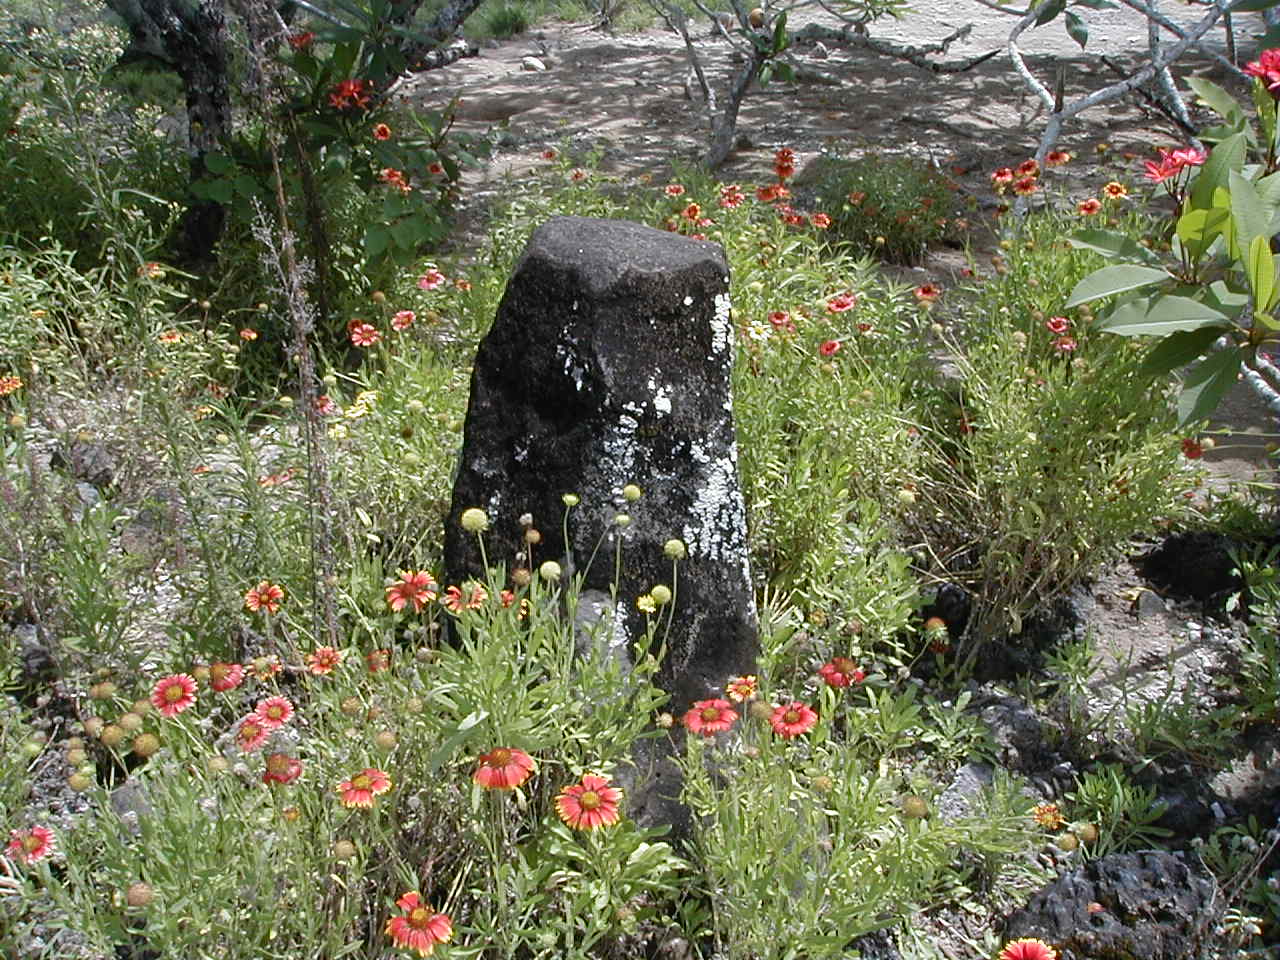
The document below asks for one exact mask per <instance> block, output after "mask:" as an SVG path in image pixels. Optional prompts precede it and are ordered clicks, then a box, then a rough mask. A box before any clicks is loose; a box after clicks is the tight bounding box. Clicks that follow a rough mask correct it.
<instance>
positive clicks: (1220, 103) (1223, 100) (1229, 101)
mask: <svg viewBox="0 0 1280 960" xmlns="http://www.w3.org/2000/svg"><path fill="white" fill-rule="evenodd" d="M1186 84H1187V86H1188V87H1190V88H1191V89H1192V90H1194V91H1195V92H1196V96H1197V97H1199V98H1200V99H1201V100H1202V101H1203V102H1204V105H1205V106H1207V107H1208V108H1209V109H1210V110H1212V111H1213V112H1214V113H1216V114H1217V115H1218V116H1220V117H1221V118H1222V119H1223V120H1225V121H1227V123H1228V124H1229V125H1231V126H1235V125H1237V124H1239V123H1240V122H1241V120H1243V118H1244V111H1242V110H1241V109H1240V102H1239V101H1238V100H1236V98H1235V97H1233V96H1232V95H1231V94H1230V93H1228V92H1227V91H1226V90H1224V89H1223V88H1222V87H1220V86H1218V85H1217V84H1216V83H1214V82H1213V81H1212V80H1206V79H1204V78H1203V77H1187V78H1186Z"/></svg>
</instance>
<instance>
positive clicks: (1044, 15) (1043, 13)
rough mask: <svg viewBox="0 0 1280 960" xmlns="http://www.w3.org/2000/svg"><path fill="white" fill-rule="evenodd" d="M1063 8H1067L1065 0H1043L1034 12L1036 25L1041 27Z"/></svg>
mask: <svg viewBox="0 0 1280 960" xmlns="http://www.w3.org/2000/svg"><path fill="white" fill-rule="evenodd" d="M1065 9H1067V0H1045V2H1044V3H1042V4H1041V5H1040V10H1039V12H1038V13H1037V14H1036V26H1037V27H1043V26H1044V25H1045V24H1046V23H1048V22H1049V21H1050V20H1052V19H1053V18H1054V17H1056V16H1057V15H1058V14H1060V13H1061V12H1062V11H1063V10H1065Z"/></svg>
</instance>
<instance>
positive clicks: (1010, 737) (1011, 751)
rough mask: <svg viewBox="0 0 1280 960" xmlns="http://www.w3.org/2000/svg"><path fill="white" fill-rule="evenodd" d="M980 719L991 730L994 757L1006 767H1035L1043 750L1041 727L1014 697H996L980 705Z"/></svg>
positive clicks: (1029, 711)
mask: <svg viewBox="0 0 1280 960" xmlns="http://www.w3.org/2000/svg"><path fill="white" fill-rule="evenodd" d="M979 716H980V717H981V718H982V722H983V723H985V724H986V725H987V727H988V729H989V730H990V731H991V740H992V742H993V743H994V744H995V746H996V750H997V756H998V757H999V758H1000V760H1001V761H1002V762H1003V763H1004V764H1005V765H1006V766H1008V767H1009V768H1010V769H1014V770H1017V769H1020V768H1022V767H1024V766H1027V765H1031V766H1035V763H1034V759H1035V758H1036V757H1037V756H1038V755H1039V754H1040V753H1042V752H1043V751H1044V749H1045V742H1044V729H1043V727H1042V726H1041V723H1040V718H1039V717H1038V716H1036V712H1035V711H1034V710H1032V709H1031V708H1030V707H1029V706H1027V705H1026V704H1025V703H1023V702H1022V701H1021V700H1019V699H1018V698H1017V697H998V698H996V699H995V701H994V702H992V703H989V704H987V705H986V706H984V707H983V708H982V712H981V713H980V714H979Z"/></svg>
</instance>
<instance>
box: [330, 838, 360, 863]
mask: <svg viewBox="0 0 1280 960" xmlns="http://www.w3.org/2000/svg"><path fill="white" fill-rule="evenodd" d="M355 855H356V845H355V844H354V843H352V842H351V841H350V840H339V841H338V842H337V843H335V844H334V845H333V858H334V859H335V860H337V861H338V862H339V863H345V862H346V861H347V860H350V859H351V858H352V857H354V856H355Z"/></svg>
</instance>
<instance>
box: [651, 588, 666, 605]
mask: <svg viewBox="0 0 1280 960" xmlns="http://www.w3.org/2000/svg"><path fill="white" fill-rule="evenodd" d="M649 596H651V597H653V602H654V603H656V604H657V605H658V606H662V605H663V604H666V603H670V602H671V590H670V588H669V587H667V585H666V584H662V583H659V584H658V585H657V586H655V587H653V588H652V589H650V591H649Z"/></svg>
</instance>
